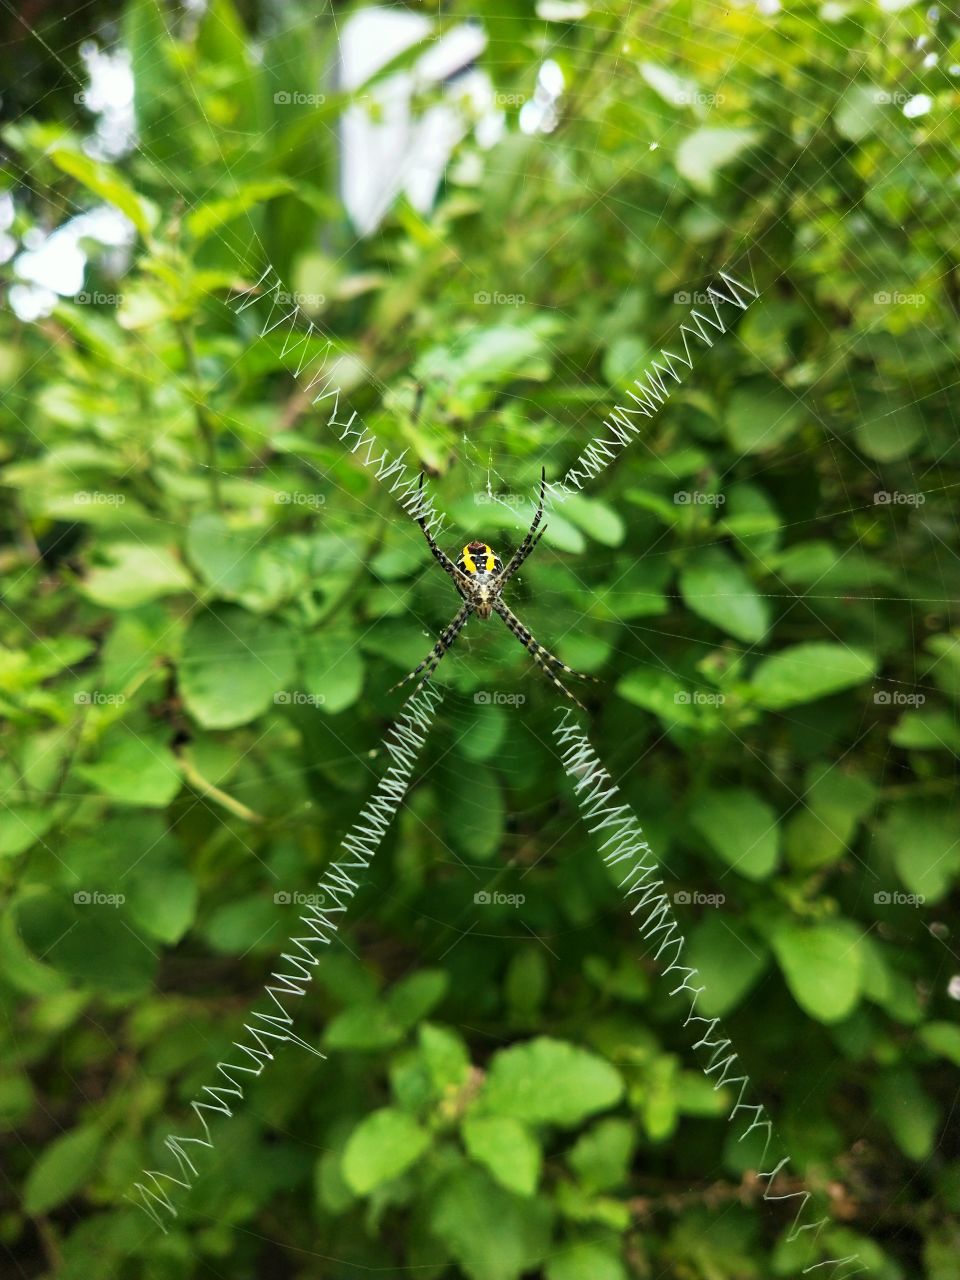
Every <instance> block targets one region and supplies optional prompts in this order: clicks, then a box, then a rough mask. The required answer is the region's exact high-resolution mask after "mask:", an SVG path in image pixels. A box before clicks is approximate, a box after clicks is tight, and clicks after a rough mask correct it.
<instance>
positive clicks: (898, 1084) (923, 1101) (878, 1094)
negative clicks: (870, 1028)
mask: <svg viewBox="0 0 960 1280" xmlns="http://www.w3.org/2000/svg"><path fill="white" fill-rule="evenodd" d="M873 1106H874V1110H875V1112H876V1114H877V1115H879V1116H880V1117H881V1118H882V1120H883V1122H884V1124H886V1126H887V1128H888V1129H889V1130H890V1132H891V1133H892V1134H893V1136H894V1139H895V1141H896V1143H897V1146H898V1147H899V1148H900V1150H901V1151H902V1152H903V1154H904V1155H905V1156H906V1157H907V1158H908V1159H909V1160H917V1161H920V1160H926V1159H927V1158H928V1157H929V1156H930V1154H931V1152H932V1151H933V1148H934V1144H935V1142H936V1140H937V1130H938V1128H939V1122H940V1111H939V1108H938V1106H937V1104H936V1103H935V1102H934V1101H933V1099H932V1098H931V1097H929V1096H928V1095H927V1094H926V1093H924V1091H923V1089H922V1088H921V1087H920V1083H919V1081H918V1080H917V1077H916V1075H915V1074H914V1072H912V1071H910V1070H908V1069H907V1068H899V1069H897V1070H893V1071H885V1072H883V1073H882V1074H881V1075H880V1076H878V1077H877V1079H876V1082H875V1084H874V1087H873Z"/></svg>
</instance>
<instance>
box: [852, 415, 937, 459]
mask: <svg viewBox="0 0 960 1280" xmlns="http://www.w3.org/2000/svg"><path fill="white" fill-rule="evenodd" d="M853 434H854V437H855V438H856V441H857V444H858V445H859V447H860V448H861V449H862V450H863V452H864V453H865V454H866V455H867V456H868V457H870V458H876V460H877V461H878V462H895V461H896V460H897V459H898V458H905V457H906V456H907V455H908V454H909V453H912V452H913V450H914V449H915V448H916V446H917V445H918V444H919V443H920V441H921V440H922V439H923V438H924V435H925V429H924V423H923V418H921V416H920V414H919V413H917V411H916V409H914V408H912V407H911V406H910V405H895V406H894V407H893V408H890V406H889V405H887V404H885V403H882V402H881V404H879V405H878V406H877V408H876V409H875V410H874V411H873V414H872V415H871V416H870V417H868V418H867V419H866V421H862V422H858V423H857V425H856V426H855V427H854V429H853Z"/></svg>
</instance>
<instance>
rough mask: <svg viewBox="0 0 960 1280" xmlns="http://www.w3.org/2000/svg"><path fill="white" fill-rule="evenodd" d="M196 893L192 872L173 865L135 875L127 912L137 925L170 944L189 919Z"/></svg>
mask: <svg viewBox="0 0 960 1280" xmlns="http://www.w3.org/2000/svg"><path fill="white" fill-rule="evenodd" d="M198 897H199V890H198V888H197V882H196V881H195V880H194V878H193V876H191V875H189V874H188V873H187V872H186V871H181V870H179V869H177V868H176V867H170V868H158V869H157V870H155V871H147V872H144V873H142V874H139V875H137V876H136V878H135V879H134V881H133V883H132V884H131V885H130V888H129V892H128V894H127V899H128V902H129V905H130V912H131V915H132V916H133V919H134V920H135V921H136V923H137V924H138V925H139V926H140V928H141V929H143V931H144V932H145V933H147V934H149V935H150V936H151V937H154V938H157V939H158V940H159V941H160V942H165V943H167V944H168V945H170V946H172V945H173V944H174V943H176V942H179V941H180V939H181V938H182V937H183V935H184V934H185V933H186V932H187V930H188V929H189V927H190V925H191V924H192V923H193V920H194V917H195V916H196V913H197V899H198Z"/></svg>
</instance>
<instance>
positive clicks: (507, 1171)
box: [463, 1115, 540, 1196]
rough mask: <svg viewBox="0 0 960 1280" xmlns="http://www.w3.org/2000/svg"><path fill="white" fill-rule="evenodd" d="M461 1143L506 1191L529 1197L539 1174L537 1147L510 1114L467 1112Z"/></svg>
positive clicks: (525, 1129) (530, 1136)
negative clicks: (497, 1114) (492, 1114)
mask: <svg viewBox="0 0 960 1280" xmlns="http://www.w3.org/2000/svg"><path fill="white" fill-rule="evenodd" d="M463 1141H464V1146H465V1147H466V1149H467V1151H468V1152H469V1154H470V1156H471V1157H472V1158H473V1159H474V1160H476V1161H477V1163H478V1164H482V1165H483V1166H484V1167H485V1168H486V1169H487V1170H488V1171H489V1172H490V1173H491V1174H492V1175H493V1177H494V1178H495V1179H496V1181H497V1182H499V1183H500V1185H501V1186H502V1187H506V1189H507V1190H508V1191H515V1192H516V1193H517V1195H520V1196H532V1195H533V1193H534V1192H535V1191H536V1189H537V1182H538V1180H539V1177H540V1147H539V1145H538V1143H537V1140H536V1139H535V1138H534V1136H533V1134H531V1133H530V1131H529V1129H527V1128H525V1127H524V1126H523V1125H522V1124H521V1123H520V1121H519V1120H515V1119H513V1118H512V1117H511V1116H484V1115H468V1116H467V1117H466V1119H465V1120H464V1122H463Z"/></svg>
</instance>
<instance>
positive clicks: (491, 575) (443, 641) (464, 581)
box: [391, 470, 588, 709]
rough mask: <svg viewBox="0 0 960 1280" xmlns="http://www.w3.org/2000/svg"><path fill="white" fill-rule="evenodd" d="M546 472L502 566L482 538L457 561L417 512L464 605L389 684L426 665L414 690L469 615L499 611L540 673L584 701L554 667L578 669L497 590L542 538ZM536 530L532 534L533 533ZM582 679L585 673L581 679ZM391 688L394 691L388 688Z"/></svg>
mask: <svg viewBox="0 0 960 1280" xmlns="http://www.w3.org/2000/svg"><path fill="white" fill-rule="evenodd" d="M420 488H421V490H422V489H423V475H422V474H421V476H420ZM546 488H547V475H546V471H545V470H543V471H541V473H540V501H539V503H538V504H537V510H536V513H535V514H534V517H533V523H532V524H531V526H530V528H529V530H528V531H527V536H526V537H525V538H524V540H523V541H522V542H521V543H520V545H519V547H517V549H516V551H515V552H514V553H513V555H512V556H511V558H510V560H509V562H508V564H507V567H506V568H504V567H503V563H502V561H501V560H500V557H499V556H498V555H497V553H496V552H495V551H494V550H493V548H492V547H488V546H487V544H486V543H485V542H468V543H467V545H466V546H465V547H464V548H463V550H462V551H461V552H460V555H459V556H458V558H457V562H456V564H454V562H453V561H452V560H451V559H450V557H449V556H448V555H446V554H445V553H444V552H443V551H441V550H440V548H439V547H438V546H437V543H436V540H435V539H434V537H433V535H432V534H431V532H430V530H429V529H428V528H427V523H426V517H425V516H418V517H417V523H418V524H419V525H420V528H421V529H422V530H423V536H424V537H425V538H426V540H427V545H428V546H429V547H430V550H431V551H432V552H433V554H434V555H435V556H436V558H437V560H438V561H439V562H440V566H441V568H442V569H443V570H444V571H445V572H446V573H449V575H450V577H451V578H452V579H453V582H454V586H455V587H456V588H457V590H458V591H459V592H460V595H461V596H462V597H463V604H462V605H461V606H460V609H459V610H458V612H457V613H456V614H455V615H454V618H453V621H452V622H451V623H450V624H449V626H447V627H446V628H445V629H444V630H443V631H442V632H441V633H440V639H439V640H438V641H437V643H436V644H435V645H434V646H433V648H432V649H431V650H430V652H429V653H428V654H427V656H426V657H425V658H424V660H423V661H422V662H421V663H420V665H419V666H418V667H415V668H414V669H413V671H411V672H410V674H409V675H406V676H404V677H403V679H402V680H400V681H398V682H397V684H395V685H394V686H393V688H394V689H398V688H399V687H400V685H402V684H406V682H407V681H408V680H415V679H416V677H417V676H418V675H420V672H421V671H423V670H424V668H426V674H425V675H424V676H423V677H422V678H421V680H420V683H419V684H418V685H417V687H416V689H415V690H414V693H417V692H419V691H420V690H421V689H422V688H423V686H424V685H425V684H426V683H427V681H428V680H429V679H430V677H431V676H432V675H433V673H434V671H435V670H436V668H437V665H438V663H439V662H440V659H441V658H442V657H443V655H444V654H445V653H446V652H447V650H448V649H449V648H450V646H451V645H452V644H453V642H454V641H455V640H456V638H457V636H458V635H459V634H460V632H461V631H462V630H463V628H464V626H465V625H466V622H467V619H468V618H469V617H470V615H471V613H475V614H476V615H477V617H478V618H489V617H490V614H491V613H495V614H497V616H498V617H500V618H502V619H503V621H504V622H505V623H506V624H507V626H508V627H509V629H510V630H511V631H512V632H513V634H514V635H515V636H516V637H517V639H518V640H519V641H520V643H521V644H522V645H523V647H524V648H525V649H526V650H527V652H528V653H529V654H530V656H531V657H532V658H533V660H534V662H536V664H537V665H538V666H539V667H540V669H541V671H543V673H544V675H545V676H546V677H547V678H548V679H549V680H552V681H553V683H554V684H555V685H556V686H557V688H558V689H560V690H562V692H563V693H565V694H566V696H567V697H568V698H570V699H571V700H572V701H573V702H575V703H576V704H577V706H578V707H580V708H581V709H582V708H583V704H582V703H581V702H580V701H579V699H577V698H575V697H574V696H573V694H572V693H571V692H570V690H569V689H567V688H565V687H564V685H562V684H561V683H560V681H559V680H558V679H557V674H556V673H557V671H564V672H566V674H567V675H571V676H579V675H580V673H579V672H577V671H574V670H573V668H572V667H568V666H567V665H566V663H565V662H561V661H560V659H559V658H556V657H554V655H553V654H552V653H551V652H550V651H549V649H545V648H544V647H543V645H542V644H540V643H539V642H538V641H537V640H535V639H534V638H533V636H532V635H531V634H530V632H529V631H528V630H527V628H526V627H525V626H524V625H523V623H522V622H521V621H520V619H519V618H518V617H517V616H516V614H514V613H513V612H511V610H510V609H508V608H507V606H506V605H505V604H504V603H503V600H502V599H501V593H502V591H503V588H504V587H505V586H506V585H507V583H508V582H509V581H510V579H511V578H512V577H513V575H514V574H515V573H516V572H517V570H518V569H519V568H520V566H521V565H522V564H523V562H524V560H526V558H527V556H528V555H529V554H530V552H531V551H532V550H533V549H534V547H535V546H536V545H537V543H538V542H539V541H540V539H541V538H542V537H543V534H544V530H545V529H546V525H544V527H543V529H541V530H540V532H539V533H537V528H538V527H539V524H540V521H541V520H542V519H543V503H544V498H545V495H546ZM535 534H536V537H535V536H534V535H535ZM580 678H581V679H586V678H588V677H583V676H581V677H580ZM391 692H392V690H391Z"/></svg>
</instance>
